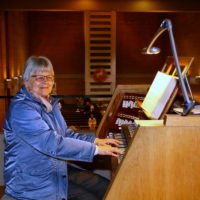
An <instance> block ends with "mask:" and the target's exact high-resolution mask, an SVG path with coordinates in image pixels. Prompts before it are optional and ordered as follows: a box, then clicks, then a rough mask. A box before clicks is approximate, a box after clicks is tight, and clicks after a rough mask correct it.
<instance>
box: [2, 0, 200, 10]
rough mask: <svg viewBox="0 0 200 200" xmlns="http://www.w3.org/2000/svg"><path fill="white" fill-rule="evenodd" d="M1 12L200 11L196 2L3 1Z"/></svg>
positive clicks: (193, 0) (131, 0)
mask: <svg viewBox="0 0 200 200" xmlns="http://www.w3.org/2000/svg"><path fill="white" fill-rule="evenodd" d="M0 10H46V11H48V10H50V11H65V10H66V11H84V10H96V11H99V10H101V11H102V10H116V11H128V12H169V11H171V12H174V11H176V12H177V11H197V12H199V11H200V1H196V0H17V1H16V0H1V2H0Z"/></svg>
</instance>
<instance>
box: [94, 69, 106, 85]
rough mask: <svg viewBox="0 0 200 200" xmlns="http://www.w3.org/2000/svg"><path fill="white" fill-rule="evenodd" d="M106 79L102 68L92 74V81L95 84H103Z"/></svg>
mask: <svg viewBox="0 0 200 200" xmlns="http://www.w3.org/2000/svg"><path fill="white" fill-rule="evenodd" d="M106 78H107V72H106V70H105V69H103V68H99V69H96V70H95V71H94V74H93V79H94V80H95V81H96V82H103V81H105V80H106Z"/></svg>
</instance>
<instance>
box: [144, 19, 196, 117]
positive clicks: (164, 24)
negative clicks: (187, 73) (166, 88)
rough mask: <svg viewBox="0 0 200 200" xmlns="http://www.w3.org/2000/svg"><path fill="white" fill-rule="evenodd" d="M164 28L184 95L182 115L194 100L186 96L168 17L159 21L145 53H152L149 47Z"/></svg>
mask: <svg viewBox="0 0 200 200" xmlns="http://www.w3.org/2000/svg"><path fill="white" fill-rule="evenodd" d="M165 30H168V33H169V39H170V44H171V49H172V54H173V57H174V62H175V67H176V70H177V73H178V78H179V84H180V87H181V90H182V93H183V97H184V110H183V115H187V114H188V113H189V112H190V110H191V109H192V108H193V106H194V103H195V101H194V100H190V99H189V97H188V94H187V90H186V86H185V82H184V80H183V75H182V72H181V67H180V65H179V60H178V55H177V50H176V45H175V41H174V36H173V32H172V23H171V21H170V20H169V19H165V20H164V21H163V22H162V23H161V25H160V28H159V29H158V31H157V32H156V34H155V35H154V37H153V39H152V41H151V43H150V44H149V46H148V48H147V49H146V53H147V54H152V52H151V48H152V46H153V44H154V42H155V41H156V40H157V38H158V37H159V36H160V35H161V34H162V33H163V32H164V31H165Z"/></svg>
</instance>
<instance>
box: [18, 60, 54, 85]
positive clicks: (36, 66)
mask: <svg viewBox="0 0 200 200" xmlns="http://www.w3.org/2000/svg"><path fill="white" fill-rule="evenodd" d="M37 71H49V72H51V73H52V74H53V75H54V70H53V65H52V63H51V61H50V60H49V59H48V58H46V57H44V56H31V57H29V58H28V60H27V61H26V64H25V66H24V72H23V75H22V78H23V80H24V81H28V80H29V79H30V77H31V76H32V75H34V74H35V73H36V72H37Z"/></svg>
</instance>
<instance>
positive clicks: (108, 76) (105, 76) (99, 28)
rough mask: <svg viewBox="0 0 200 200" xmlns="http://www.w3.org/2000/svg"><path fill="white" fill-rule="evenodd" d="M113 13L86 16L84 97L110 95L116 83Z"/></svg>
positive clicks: (114, 20)
mask: <svg viewBox="0 0 200 200" xmlns="http://www.w3.org/2000/svg"><path fill="white" fill-rule="evenodd" d="M115 34H116V13H115V12H88V11H87V12H85V93H86V94H87V95H91V94H97V95H98V94H100V95H104V94H105V95H107V94H112V93H113V91H114V89H115V82H116V61H115V43H116V41H115V39H116V36H115Z"/></svg>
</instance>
